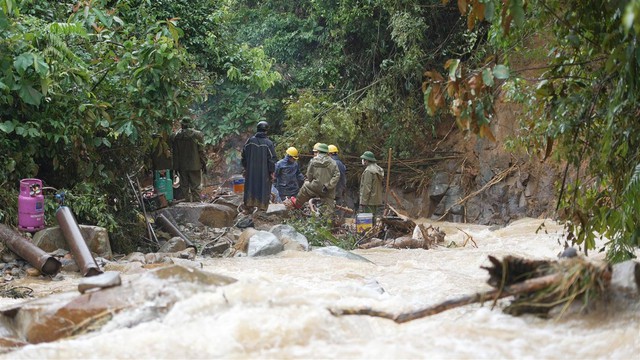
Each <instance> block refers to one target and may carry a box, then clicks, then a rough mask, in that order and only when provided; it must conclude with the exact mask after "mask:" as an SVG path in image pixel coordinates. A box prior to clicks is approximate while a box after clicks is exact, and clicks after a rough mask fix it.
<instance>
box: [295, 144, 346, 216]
mask: <svg viewBox="0 0 640 360" xmlns="http://www.w3.org/2000/svg"><path fill="white" fill-rule="evenodd" d="M314 152H316V153H317V154H318V155H317V156H315V157H314V158H313V159H311V161H310V162H309V167H308V168H307V180H306V181H305V182H304V185H302V188H301V189H300V191H299V192H298V196H297V197H296V198H292V199H291V201H292V204H293V206H295V207H296V208H301V207H302V206H303V204H304V203H305V202H307V201H309V200H310V199H311V198H315V197H317V198H320V199H321V200H322V202H323V203H324V204H325V205H326V207H327V209H328V211H329V213H332V212H333V210H334V209H335V207H336V201H335V197H336V186H337V185H338V181H339V180H340V170H339V169H338V165H336V162H335V161H333V159H331V158H330V157H329V155H327V153H328V152H329V147H328V146H327V144H316V146H314ZM294 199H295V200H294Z"/></svg>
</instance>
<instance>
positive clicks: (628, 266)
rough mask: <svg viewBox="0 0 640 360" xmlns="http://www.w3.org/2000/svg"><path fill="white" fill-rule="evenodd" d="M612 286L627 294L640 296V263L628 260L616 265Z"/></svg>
mask: <svg viewBox="0 0 640 360" xmlns="http://www.w3.org/2000/svg"><path fill="white" fill-rule="evenodd" d="M611 285H612V286H614V287H616V288H619V289H623V290H624V291H626V292H635V294H636V295H640V262H637V261H634V260H627V261H624V262H621V263H619V264H614V265H613V269H612V276H611Z"/></svg>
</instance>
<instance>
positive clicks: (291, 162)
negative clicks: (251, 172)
mask: <svg viewBox="0 0 640 360" xmlns="http://www.w3.org/2000/svg"><path fill="white" fill-rule="evenodd" d="M303 182H304V175H302V172H300V166H299V165H298V149H296V148H294V147H293V146H291V147H290V148H288V149H287V153H286V155H285V156H284V158H282V159H280V161H278V162H277V163H276V189H278V193H279V194H280V198H281V199H282V200H284V199H285V198H289V197H291V196H296V195H298V190H300V185H302V183H303Z"/></svg>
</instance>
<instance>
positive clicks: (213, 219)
mask: <svg viewBox="0 0 640 360" xmlns="http://www.w3.org/2000/svg"><path fill="white" fill-rule="evenodd" d="M165 213H168V214H170V215H171V216H172V218H173V219H174V220H175V221H176V223H177V224H178V225H183V226H184V225H185V224H189V223H190V224H194V225H195V226H209V227H214V228H223V227H231V226H233V221H234V219H235V218H236V215H237V214H238V212H237V210H236V209H233V208H231V207H229V206H225V205H222V204H209V203H180V204H177V205H175V206H171V207H169V208H166V209H164V210H163V214H165ZM165 216H166V215H165ZM167 217H168V216H167Z"/></svg>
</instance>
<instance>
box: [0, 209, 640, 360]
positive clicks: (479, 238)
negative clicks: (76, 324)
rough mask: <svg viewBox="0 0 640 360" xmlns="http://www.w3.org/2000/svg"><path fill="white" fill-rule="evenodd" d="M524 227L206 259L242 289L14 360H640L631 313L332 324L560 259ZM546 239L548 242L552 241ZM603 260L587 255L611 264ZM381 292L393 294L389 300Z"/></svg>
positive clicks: (193, 298) (466, 291)
mask: <svg viewBox="0 0 640 360" xmlns="http://www.w3.org/2000/svg"><path fill="white" fill-rule="evenodd" d="M541 223H542V220H533V219H525V220H520V221H517V222H515V223H513V224H511V225H510V226H508V227H505V228H502V229H499V230H497V231H490V230H489V229H488V228H487V227H484V226H473V225H466V224H445V223H440V224H438V225H439V226H440V227H441V228H442V229H444V230H445V231H446V232H447V239H446V241H447V242H450V241H452V240H453V241H455V243H456V244H458V245H461V244H463V243H464V241H465V239H466V235H465V234H464V233H463V232H461V231H460V230H458V229H462V230H464V232H466V233H467V234H469V235H470V236H472V238H473V242H475V244H476V245H477V248H476V247H474V246H473V244H472V242H471V241H468V242H467V244H466V246H465V247H457V248H444V247H441V248H437V249H433V250H394V249H370V250H355V251H353V252H354V253H356V254H359V255H361V256H363V257H366V258H367V259H369V260H371V263H368V262H364V261H355V260H349V259H345V258H339V257H331V256H326V255H321V254H317V253H313V252H309V253H303V252H284V253H282V254H280V255H278V256H275V257H265V258H231V259H206V260H205V268H204V270H206V271H209V272H213V273H218V274H222V275H226V276H230V277H233V278H236V279H238V282H237V283H234V284H231V285H229V286H225V287H220V288H216V289H207V290H206V291H202V292H198V293H195V294H193V293H186V292H185V294H184V298H183V299H182V300H180V301H179V302H178V303H177V304H176V305H175V306H174V307H173V308H172V309H171V310H170V311H169V313H168V314H167V315H166V316H165V317H163V318H162V319H159V320H154V321H151V322H146V323H142V324H139V325H135V326H132V327H130V328H124V329H112V328H113V327H111V328H110V327H105V328H104V329H103V330H101V331H99V332H96V333H91V334H87V335H83V336H81V337H77V338H74V339H67V340H62V341H59V342H55V343H49V344H37V345H29V346H26V347H24V348H21V349H19V350H16V351H14V352H12V353H9V354H5V355H3V357H4V358H10V359H44V358H47V359H77V358H82V359H111V358H117V359H185V358H197V359H204V358H234V359H235V358H240V359H247V358H249V359H254V358H278V359H308V358H332V359H338V358H339V359H344V358H358V359H385V358H386V359H397V358H402V359H407V358H412V359H413V358H427V359H433V358H438V359H460V358H465V359H470V358H473V359H496V358H500V359H540V358H544V359H598V358H600V359H605V358H606V359H637V358H638V353H640V307H638V306H637V305H636V304H632V305H629V306H624V307H621V308H620V307H619V306H618V307H617V308H616V309H610V311H606V310H601V311H596V312H592V313H589V314H586V315H585V314H583V315H578V314H569V315H567V316H565V317H562V318H560V319H551V320H545V319H540V318H537V317H533V316H521V317H513V316H510V315H507V314H504V313H502V311H501V307H502V306H504V303H498V306H497V307H496V308H494V309H491V304H490V303H485V304H484V305H480V304H474V305H468V306H464V307H460V308H456V309H452V310H449V311H445V312H443V313H440V314H437V315H434V316H430V317H426V318H423V319H418V320H414V321H411V322H408V323H404V324H396V323H394V322H393V321H390V320H385V319H381V318H373V317H368V316H344V317H335V316H333V315H331V314H330V313H329V311H328V310H327V308H333V307H335V308H342V307H345V308H349V307H357V308H361V307H371V308H374V309H377V310H384V311H387V312H392V313H399V312H407V311H413V310H417V309H420V308H423V307H427V306H430V305H435V304H437V303H439V302H442V301H444V300H447V299H454V298H457V297H460V296H464V295H471V294H473V293H474V292H478V291H485V290H488V289H489V286H488V285H486V280H487V278H488V275H487V272H486V271H485V270H483V269H481V268H480V266H482V265H485V266H486V265H489V262H488V260H487V255H494V256H496V257H498V258H502V257H503V256H505V255H519V256H524V257H527V258H535V259H555V258H556V257H557V254H558V253H559V252H560V250H561V249H562V247H561V246H560V245H559V243H558V239H559V234H561V232H562V228H561V227H560V226H558V225H555V224H554V223H552V222H550V221H546V226H545V228H544V229H542V230H541V231H539V232H538V233H537V234H536V229H537V228H538V227H539V225H540V224H541ZM545 231H546V232H548V233H545ZM602 256H603V255H602V254H594V255H591V256H590V257H594V258H602ZM382 289H384V291H382Z"/></svg>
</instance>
